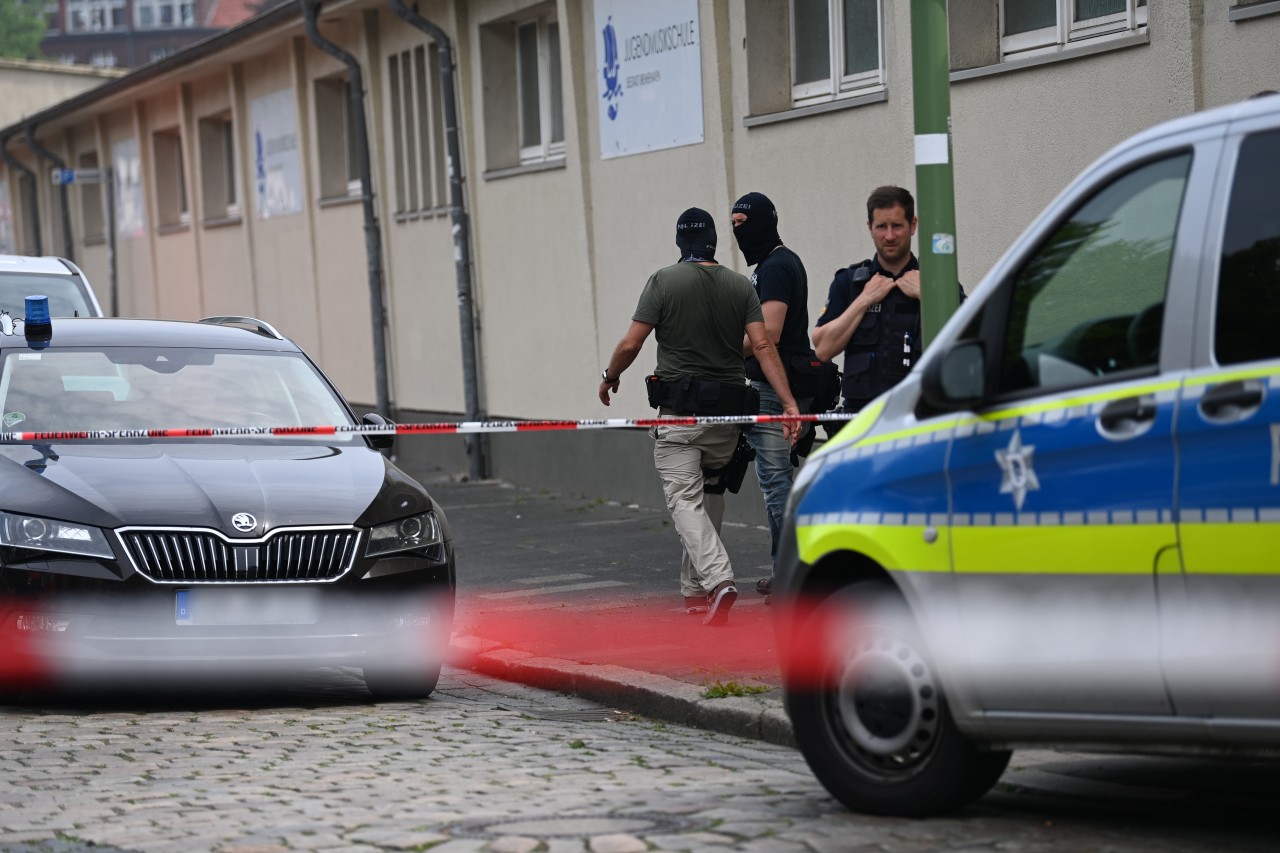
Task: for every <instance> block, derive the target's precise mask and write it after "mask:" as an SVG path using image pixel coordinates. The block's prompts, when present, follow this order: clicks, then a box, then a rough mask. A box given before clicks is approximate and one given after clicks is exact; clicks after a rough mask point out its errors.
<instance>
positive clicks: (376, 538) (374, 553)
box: [364, 512, 440, 557]
mask: <svg viewBox="0 0 1280 853" xmlns="http://www.w3.org/2000/svg"><path fill="white" fill-rule="evenodd" d="M438 544H440V522H439V521H437V520H436V514H435V513H434V512H424V513H422V514H421V515H411V516H409V517H408V518H402V519H400V520H399V521H390V522H387V523H386V524H379V525H378V526H377V527H372V528H370V529H369V547H368V548H366V549H365V552H364V555H365V556H366V557H381V556H383V555H385V554H394V553H396V552H398V551H416V550H418V549H420V548H427V547H429V546H431V545H438Z"/></svg>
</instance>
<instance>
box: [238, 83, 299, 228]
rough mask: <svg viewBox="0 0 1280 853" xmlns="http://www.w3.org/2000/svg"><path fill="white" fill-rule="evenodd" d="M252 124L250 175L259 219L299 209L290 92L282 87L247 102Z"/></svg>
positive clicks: (295, 122)
mask: <svg viewBox="0 0 1280 853" xmlns="http://www.w3.org/2000/svg"><path fill="white" fill-rule="evenodd" d="M249 120H250V121H251V122H252V124H253V177H254V186H255V187H256V188H257V191H256V195H257V201H258V205H257V206H258V218H259V219H270V218H271V217H273V216H287V215H288V214H291V213H298V212H299V211H301V210H302V165H301V157H300V156H299V151H298V120H297V114H296V113H295V112H294V108H293V92H292V91H291V90H289V89H281V90H280V91H278V92H272V93H271V94H269V95H263V96H262V97H261V98H254V99H253V101H252V102H251V103H250V105H249Z"/></svg>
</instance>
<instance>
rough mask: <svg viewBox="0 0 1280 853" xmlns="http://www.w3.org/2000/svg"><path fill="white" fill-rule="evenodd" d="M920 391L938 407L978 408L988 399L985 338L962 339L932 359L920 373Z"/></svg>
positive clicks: (955, 408)
mask: <svg viewBox="0 0 1280 853" xmlns="http://www.w3.org/2000/svg"><path fill="white" fill-rule="evenodd" d="M920 390H921V393H922V394H923V395H924V399H925V401H926V402H927V403H928V404H929V405H930V406H933V407H934V408H936V409H940V410H942V411H946V412H950V411H956V410H959V409H972V408H977V407H978V406H980V405H982V404H983V403H985V402H986V401H987V399H988V398H989V396H990V395H989V394H988V393H987V357H986V349H985V347H983V345H982V341H959V342H958V343H956V344H954V345H952V346H951V348H950V349H948V350H947V351H946V352H945V353H943V354H942V357H941V358H938V359H934V360H933V361H932V362H930V363H929V367H928V368H927V369H926V370H925V372H924V376H922V377H921V385H920Z"/></svg>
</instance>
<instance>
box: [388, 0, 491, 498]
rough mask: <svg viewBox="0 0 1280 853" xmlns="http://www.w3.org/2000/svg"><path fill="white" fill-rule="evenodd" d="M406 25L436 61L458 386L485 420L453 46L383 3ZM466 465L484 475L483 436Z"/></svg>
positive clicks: (399, 3) (399, 0)
mask: <svg viewBox="0 0 1280 853" xmlns="http://www.w3.org/2000/svg"><path fill="white" fill-rule="evenodd" d="M387 2H388V3H389V4H390V6H391V11H393V12H395V13H396V15H398V16H399V17H400V18H401V19H402V20H404V21H405V22H406V23H408V24H409V25H410V26H413V27H416V28H417V29H419V30H421V31H422V32H424V33H426V34H427V36H428V37H430V38H431V40H432V41H434V42H435V43H436V53H437V55H438V56H439V59H440V89H441V97H442V99H443V102H442V104H441V106H442V107H443V112H444V137H445V152H446V155H447V158H448V160H447V166H448V169H449V216H450V218H451V220H452V222H453V262H454V263H453V265H454V270H455V272H456V273H457V279H458V322H459V330H460V332H461V338H462V382H463V386H464V390H465V391H466V407H467V413H466V419H467V420H469V421H480V420H484V417H483V415H482V413H481V410H480V379H479V370H478V368H477V362H478V360H479V359H478V357H477V352H478V350H477V346H476V322H475V308H474V306H473V301H472V298H471V237H470V234H469V231H470V228H469V226H468V224H467V208H466V202H465V196H464V194H463V189H462V151H461V143H460V142H459V140H458V103H457V97H456V95H455V92H454V79H453V43H452V42H451V41H450V40H449V36H448V35H447V34H446V33H445V31H444V30H442V29H441V28H440V27H438V26H436V25H435V24H433V23H431V22H430V21H428V20H427V19H426V18H424V17H422V16H421V15H419V14H418V13H417V12H415V11H413V10H412V9H410V8H409V7H408V6H406V5H405V4H404V2H403V0H387ZM465 438H466V442H467V462H468V468H469V473H470V476H471V479H472V480H481V479H484V477H485V457H484V441H483V439H484V436H483V435H482V434H480V433H476V434H472V435H467V436H466V437H465Z"/></svg>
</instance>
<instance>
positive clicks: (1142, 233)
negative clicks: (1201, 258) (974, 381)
mask: <svg viewBox="0 0 1280 853" xmlns="http://www.w3.org/2000/svg"><path fill="white" fill-rule="evenodd" d="M1190 170H1191V154H1190V153H1185V154H1179V155H1177V156H1174V157H1169V158H1166V159H1164V160H1158V161H1155V162H1152V163H1148V164H1146V165H1144V166H1140V167H1139V168H1137V169H1135V170H1133V171H1132V172H1128V173H1127V174H1125V175H1123V176H1121V177H1119V178H1117V179H1115V180H1114V181H1112V182H1111V183H1110V184H1108V185H1107V186H1106V187H1104V188H1103V189H1102V190H1100V191H1099V192H1097V193H1095V194H1094V195H1093V197H1092V198H1090V199H1089V200H1088V201H1087V202H1085V203H1084V204H1083V205H1082V206H1081V207H1080V208H1079V209H1077V210H1076V211H1075V213H1073V214H1072V215H1071V217H1070V218H1069V219H1068V220H1067V221H1066V222H1065V223H1063V224H1062V225H1061V226H1059V228H1058V230H1057V231H1055V232H1054V233H1053V235H1052V236H1051V237H1050V238H1049V240H1048V241H1047V242H1046V243H1045V245H1044V246H1043V247H1042V248H1041V249H1040V250H1039V251H1038V252H1037V253H1036V254H1035V256H1034V257H1032V258H1031V260H1030V261H1028V262H1027V264H1026V265H1025V266H1024V267H1023V268H1022V269H1021V270H1020V271H1019V272H1018V274H1017V276H1016V278H1015V280H1014V286H1013V293H1012V300H1013V301H1012V303H1011V304H1010V306H1009V325H1008V330H1007V332H1006V336H1005V345H1004V354H1003V358H1002V359H1001V376H1000V391H1001V392H1015V391H1027V390H1036V391H1039V390H1054V389H1060V388H1070V387H1075V386H1081V385H1089V384H1093V383H1097V382H1099V381H1104V380H1103V377H1106V376H1108V375H1109V374H1113V373H1117V372H1121V371H1133V370H1141V369H1143V368H1147V369H1154V368H1155V367H1156V365H1157V362H1158V360H1159V355H1160V330H1161V327H1162V320H1163V315H1164V300H1165V290H1166V288H1167V286H1168V283H1169V264H1170V260H1171V258H1172V257H1173V240H1174V235H1175V234H1176V232H1177V228H1178V217H1179V212H1180V210H1181V207H1182V197H1183V190H1184V189H1185V188H1186V185H1187V175H1188V173H1189V172H1190Z"/></svg>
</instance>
